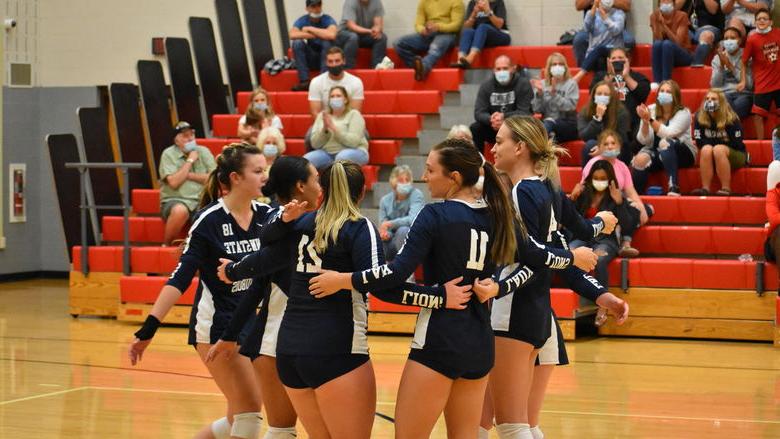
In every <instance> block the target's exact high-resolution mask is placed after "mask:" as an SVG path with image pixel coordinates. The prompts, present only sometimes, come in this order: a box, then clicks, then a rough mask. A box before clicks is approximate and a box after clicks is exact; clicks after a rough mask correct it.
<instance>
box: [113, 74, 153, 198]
mask: <svg viewBox="0 0 780 439" xmlns="http://www.w3.org/2000/svg"><path fill="white" fill-rule="evenodd" d="M110 90H111V107H112V108H113V110H114V122H115V123H116V133H117V138H118V139H119V151H120V153H121V155H122V161H123V162H125V163H141V169H136V170H131V171H129V172H128V175H129V181H130V189H136V188H137V189H142V188H150V187H152V185H153V183H152V172H151V170H150V168H149V156H148V154H147V151H146V139H145V138H144V130H143V124H142V122H141V113H140V105H141V103H140V96H139V95H138V87H136V86H135V84H124V83H113V84H111V86H110ZM153 163H154V162H153Z"/></svg>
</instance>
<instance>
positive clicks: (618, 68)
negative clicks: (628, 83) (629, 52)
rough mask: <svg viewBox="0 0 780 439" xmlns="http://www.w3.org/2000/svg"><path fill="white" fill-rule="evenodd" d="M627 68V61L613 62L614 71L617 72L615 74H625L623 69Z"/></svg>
mask: <svg viewBox="0 0 780 439" xmlns="http://www.w3.org/2000/svg"><path fill="white" fill-rule="evenodd" d="M625 66H626V62H625V61H612V70H614V71H615V74H617V75H620V74H621V73H623V68H624V67H625Z"/></svg>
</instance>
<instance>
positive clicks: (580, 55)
mask: <svg viewBox="0 0 780 439" xmlns="http://www.w3.org/2000/svg"><path fill="white" fill-rule="evenodd" d="M588 44H589V43H588V33H587V32H585V31H584V30H581V31H579V32H577V33H576V34H574V42H572V50H573V51H574V59H576V60H577V67H580V66H582V63H583V62H585V53H586V52H587V51H588ZM623 45H624V46H625V49H628V50H632V49H633V48H634V46H636V38H634V36H633V35H631V32H629V31H628V30H624V31H623Z"/></svg>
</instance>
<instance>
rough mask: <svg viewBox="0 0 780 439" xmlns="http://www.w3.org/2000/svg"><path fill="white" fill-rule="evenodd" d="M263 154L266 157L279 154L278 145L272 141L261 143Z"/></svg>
mask: <svg viewBox="0 0 780 439" xmlns="http://www.w3.org/2000/svg"><path fill="white" fill-rule="evenodd" d="M263 155H264V156H266V157H276V156H277V155H279V147H278V146H276V145H274V144H273V143H266V144H265V145H263Z"/></svg>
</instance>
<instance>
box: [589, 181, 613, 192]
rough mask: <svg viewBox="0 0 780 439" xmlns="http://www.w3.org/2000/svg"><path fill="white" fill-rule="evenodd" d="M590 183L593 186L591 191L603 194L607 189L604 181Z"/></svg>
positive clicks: (606, 182)
mask: <svg viewBox="0 0 780 439" xmlns="http://www.w3.org/2000/svg"><path fill="white" fill-rule="evenodd" d="M590 182H591V184H593V189H596V190H597V191H599V192H604V191H605V190H607V187H609V182H608V181H606V180H591V181H590Z"/></svg>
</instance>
